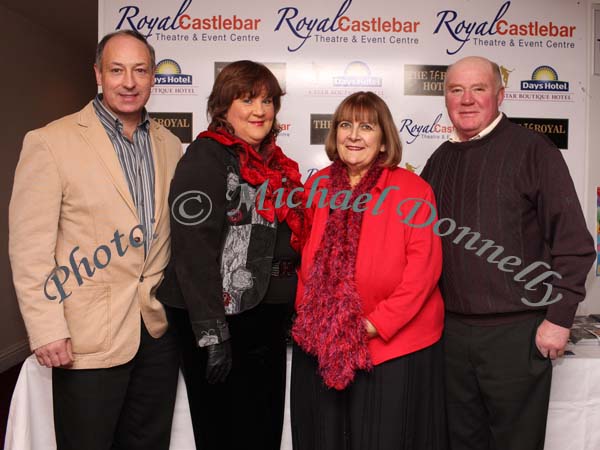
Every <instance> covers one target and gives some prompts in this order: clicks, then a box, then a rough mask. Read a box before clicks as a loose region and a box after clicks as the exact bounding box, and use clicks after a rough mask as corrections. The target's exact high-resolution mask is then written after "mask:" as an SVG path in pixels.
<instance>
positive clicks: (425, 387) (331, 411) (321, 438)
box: [291, 342, 447, 450]
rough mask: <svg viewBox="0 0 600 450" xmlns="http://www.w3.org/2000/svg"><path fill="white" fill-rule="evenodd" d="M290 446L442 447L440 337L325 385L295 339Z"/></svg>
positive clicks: (307, 449) (306, 449)
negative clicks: (340, 385)
mask: <svg viewBox="0 0 600 450" xmlns="http://www.w3.org/2000/svg"><path fill="white" fill-rule="evenodd" d="M291 413H292V442H293V446H294V450H446V448H447V436H446V420H445V418H446V412H445V408H444V380H443V353H442V346H441V343H440V342H437V343H436V344H434V345H432V346H430V347H427V348H424V349H422V350H420V351H418V352H415V353H411V354H408V355H406V356H402V357H399V358H395V359H392V360H390V361H386V362H384V363H383V364H380V365H377V366H375V367H374V368H373V370H372V371H371V372H364V371H360V372H357V374H356V378H355V379H354V381H353V383H352V384H351V385H350V386H348V387H347V388H346V389H344V390H342V391H337V390H335V389H329V388H327V387H326V386H325V385H324V384H323V381H322V378H321V376H320V375H319V374H318V364H317V360H316V358H315V357H314V356H312V355H308V354H306V353H305V352H304V351H303V350H302V349H301V348H300V347H298V346H297V345H294V354H293V358H292V381H291Z"/></svg>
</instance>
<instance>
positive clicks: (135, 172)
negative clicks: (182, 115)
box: [94, 94, 154, 255]
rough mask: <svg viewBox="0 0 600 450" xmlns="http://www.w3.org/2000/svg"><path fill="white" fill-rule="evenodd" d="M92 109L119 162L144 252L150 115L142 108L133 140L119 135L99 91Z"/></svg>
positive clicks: (150, 182) (148, 232)
mask: <svg viewBox="0 0 600 450" xmlns="http://www.w3.org/2000/svg"><path fill="white" fill-rule="evenodd" d="M94 110H95V111H96V115H97V116H98V118H99V119H100V122H101V123H102V125H103V126H104V129H105V130H106V133H107V134H108V137H109V138H110V140H111V142H112V144H113V146H114V148H115V152H116V153H117V156H118V158H119V162H120V163H121V168H122V169H123V174H124V175H125V179H126V180H127V184H128V185H129V192H130V193H131V196H132V197H133V203H134V205H135V207H136V209H137V212H138V218H139V220H140V225H142V226H143V227H144V228H143V229H144V231H145V232H144V253H145V254H146V255H147V254H148V249H149V248H150V244H151V241H152V236H153V224H154V160H153V159H152V143H151V141H150V116H149V115H148V111H146V109H145V108H144V110H143V111H142V121H141V123H140V124H139V125H138V126H137V128H136V129H135V131H134V132H133V141H130V140H129V139H127V138H126V137H125V135H124V134H123V122H121V121H120V120H119V119H118V118H116V117H115V116H114V114H113V113H112V112H111V111H110V110H109V109H108V108H106V106H104V104H103V103H102V94H98V95H97V96H96V98H95V99H94Z"/></svg>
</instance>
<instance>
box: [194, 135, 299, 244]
mask: <svg viewBox="0 0 600 450" xmlns="http://www.w3.org/2000/svg"><path fill="white" fill-rule="evenodd" d="M198 137H199V138H210V139H213V140H215V141H217V142H219V143H221V144H223V145H226V146H227V147H234V148H235V149H236V150H237V151H238V155H239V158H240V175H241V176H242V179H243V180H244V181H246V182H247V183H249V184H251V185H253V186H256V187H258V186H260V185H261V184H263V183H264V182H265V181H267V180H268V184H267V189H266V194H265V198H264V200H262V208H259V205H260V202H261V197H260V196H259V195H257V196H256V205H255V207H256V212H257V213H258V214H260V215H261V216H262V217H264V218H265V219H266V220H268V221H269V222H273V220H274V219H275V216H277V220H278V221H279V222H283V221H284V220H285V221H287V223H288V225H289V226H290V229H291V230H292V240H291V242H290V243H291V245H292V247H293V248H294V250H296V251H300V250H301V246H302V244H303V243H304V240H305V239H306V233H307V226H306V218H305V217H306V215H305V214H304V206H300V207H297V208H289V207H288V205H287V203H288V201H287V200H288V197H289V194H290V191H291V190H292V189H294V188H296V187H299V188H302V189H303V186H302V182H301V181H300V178H301V175H300V171H299V170H298V163H296V162H295V161H294V160H292V159H290V158H288V157H287V156H285V155H284V154H283V151H282V150H281V148H280V147H279V146H277V144H275V136H274V135H273V134H270V135H269V136H267V137H266V138H265V140H264V141H263V143H262V145H261V152H264V154H265V155H266V156H265V158H263V157H262V156H261V155H260V154H259V153H258V152H257V151H256V150H254V148H253V147H252V146H251V145H250V144H248V143H247V142H246V141H244V140H242V139H240V138H238V137H237V136H234V135H232V134H231V133H229V132H228V131H227V130H226V129H225V128H217V129H216V130H215V131H203V132H202V133H200V134H199V135H198ZM284 178H285V181H284V180H283V179H284ZM281 188H283V195H282V196H278V198H281V200H279V203H281V205H277V207H276V204H275V193H276V191H277V190H278V189H281ZM301 192H302V191H300V193H299V194H298V195H302V194H301ZM290 201H291V199H290Z"/></svg>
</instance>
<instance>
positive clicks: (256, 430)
mask: <svg viewBox="0 0 600 450" xmlns="http://www.w3.org/2000/svg"><path fill="white" fill-rule="evenodd" d="M167 312H168V316H169V323H170V325H172V326H173V328H174V329H175V332H176V334H177V337H178V339H179V346H180V350H181V362H182V372H183V376H184V379H185V382H186V385H187V394H188V401H189V405H190V413H191V416H192V425H193V428H194V439H195V441H196V448H197V449H198V450H240V449H249V450H250V449H252V450H254V449H256V450H259V449H260V450H279V447H280V444H281V434H282V429H283V413H284V404H285V368H286V355H287V348H286V342H285V335H286V326H287V324H288V305H286V304H263V303H261V304H260V305H258V306H257V307H256V308H253V309H251V310H248V311H244V312H243V313H241V314H238V315H235V316H227V322H228V324H229V331H230V333H231V346H232V360H233V367H232V369H231V372H230V373H229V375H228V376H227V379H226V380H225V382H223V383H217V384H208V382H207V381H206V378H205V373H206V359H207V358H206V348H199V347H198V346H197V345H196V338H195V337H194V333H193V332H192V328H191V325H190V320H189V316H188V313H187V311H184V310H179V309H175V308H167Z"/></svg>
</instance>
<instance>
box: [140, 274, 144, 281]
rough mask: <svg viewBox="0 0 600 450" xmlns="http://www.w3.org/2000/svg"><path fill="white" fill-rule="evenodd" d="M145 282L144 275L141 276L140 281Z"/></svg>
mask: <svg viewBox="0 0 600 450" xmlns="http://www.w3.org/2000/svg"><path fill="white" fill-rule="evenodd" d="M143 282H144V275H142V276H140V283H143Z"/></svg>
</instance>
